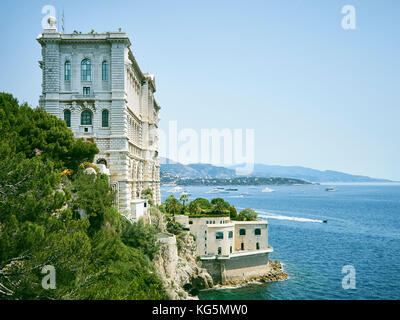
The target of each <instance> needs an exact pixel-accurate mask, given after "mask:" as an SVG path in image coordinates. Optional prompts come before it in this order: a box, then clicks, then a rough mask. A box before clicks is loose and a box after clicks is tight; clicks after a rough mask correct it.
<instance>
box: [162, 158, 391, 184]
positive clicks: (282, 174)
mask: <svg viewBox="0 0 400 320" xmlns="http://www.w3.org/2000/svg"><path fill="white" fill-rule="evenodd" d="M160 163H161V178H162V177H167V176H168V177H169V178H171V177H174V176H175V177H179V178H183V179H185V178H195V179H213V178H214V179H227V178H235V177H238V176H237V175H236V170H235V169H236V168H237V167H241V165H237V166H233V167H230V168H225V167H217V166H214V165H211V164H200V163H199V164H188V165H184V164H181V163H177V162H174V161H172V160H169V159H165V158H162V159H161V160H160ZM249 176H251V177H260V178H272V177H275V178H276V177H279V178H291V179H300V180H305V181H309V182H313V183H321V182H391V180H385V179H376V178H371V177H367V176H360V175H352V174H348V173H343V172H339V171H332V170H326V171H321V170H315V169H310V168H305V167H299V166H273V165H265V164H255V165H254V170H253V173H252V174H251V175H249ZM168 180H170V179H168Z"/></svg>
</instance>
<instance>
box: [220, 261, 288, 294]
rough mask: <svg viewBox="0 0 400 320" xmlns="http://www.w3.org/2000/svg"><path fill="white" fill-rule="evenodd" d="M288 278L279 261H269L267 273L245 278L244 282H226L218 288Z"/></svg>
mask: <svg viewBox="0 0 400 320" xmlns="http://www.w3.org/2000/svg"><path fill="white" fill-rule="evenodd" d="M288 278H289V276H288V274H287V273H286V272H285V271H284V270H283V267H282V264H281V263H280V262H279V261H274V260H269V261H268V267H267V271H266V273H265V274H264V275H262V276H260V277H253V278H247V279H246V280H236V281H232V280H230V281H226V282H225V283H224V284H222V285H221V284H220V285H218V287H221V288H223V287H241V286H243V285H246V284H249V283H266V282H273V281H283V280H287V279H288Z"/></svg>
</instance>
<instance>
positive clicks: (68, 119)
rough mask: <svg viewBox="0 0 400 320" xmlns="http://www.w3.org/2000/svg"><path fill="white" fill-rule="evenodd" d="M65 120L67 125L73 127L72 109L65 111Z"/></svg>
mask: <svg viewBox="0 0 400 320" xmlns="http://www.w3.org/2000/svg"><path fill="white" fill-rule="evenodd" d="M64 121H65V123H66V124H67V127H68V128H70V127H71V111H70V110H65V111H64Z"/></svg>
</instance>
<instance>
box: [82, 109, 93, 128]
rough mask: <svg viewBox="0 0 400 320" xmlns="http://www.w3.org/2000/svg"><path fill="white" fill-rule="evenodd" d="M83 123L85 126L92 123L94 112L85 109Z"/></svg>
mask: <svg viewBox="0 0 400 320" xmlns="http://www.w3.org/2000/svg"><path fill="white" fill-rule="evenodd" d="M81 125H83V126H91V125H92V113H91V112H90V111H89V110H85V111H83V112H82V113H81Z"/></svg>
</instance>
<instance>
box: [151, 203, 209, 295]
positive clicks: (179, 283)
mask: <svg viewBox="0 0 400 320" xmlns="http://www.w3.org/2000/svg"><path fill="white" fill-rule="evenodd" d="M150 218H151V223H152V224H153V225H155V226H156V227H157V229H158V231H159V232H160V233H159V234H158V240H159V242H160V244H161V246H160V251H159V254H158V255H157V257H156V259H155V261H154V262H155V264H156V267H157V269H158V272H159V274H160V276H161V278H162V280H163V282H164V284H165V288H166V290H167V293H168V295H169V297H170V299H172V300H190V299H198V298H197V293H198V290H201V289H209V288H212V287H213V286H214V284H213V280H212V277H211V275H210V274H209V273H208V272H207V270H206V269H204V268H201V267H200V263H199V262H198V260H197V253H196V242H195V240H194V238H193V236H192V235H191V234H190V233H189V232H187V231H185V232H181V233H179V234H177V235H174V234H170V233H168V232H167V220H166V218H165V216H164V214H163V213H161V212H160V211H159V210H158V209H155V208H151V211H150Z"/></svg>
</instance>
